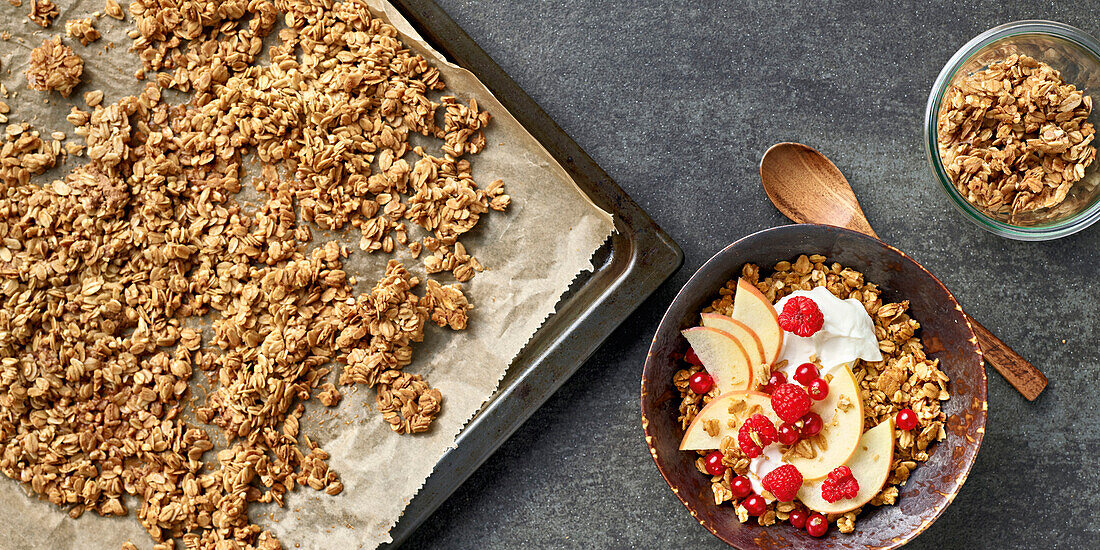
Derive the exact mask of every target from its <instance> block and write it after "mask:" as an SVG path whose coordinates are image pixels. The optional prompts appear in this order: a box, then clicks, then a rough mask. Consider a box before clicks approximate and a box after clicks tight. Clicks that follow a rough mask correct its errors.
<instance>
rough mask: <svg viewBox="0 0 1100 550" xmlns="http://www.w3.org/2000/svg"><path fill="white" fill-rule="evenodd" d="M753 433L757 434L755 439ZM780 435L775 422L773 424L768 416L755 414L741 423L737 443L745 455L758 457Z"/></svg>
mask: <svg viewBox="0 0 1100 550" xmlns="http://www.w3.org/2000/svg"><path fill="white" fill-rule="evenodd" d="M753 435H756V438H755V440H754V438H753ZM778 436H779V434H778V433H777V432H776V431H775V424H772V421H771V420H768V417H766V416H764V415H762V414H754V415H752V416H750V417H749V419H748V420H746V421H745V423H744V424H742V425H741V429H740V430H737V444H738V445H739V446H740V447H741V452H743V453H745V456H747V457H749V458H756V457H758V456H760V453H762V452H764V447H767V446H768V445H771V444H772V443H773V442H774V441H775V438H776V437H778Z"/></svg>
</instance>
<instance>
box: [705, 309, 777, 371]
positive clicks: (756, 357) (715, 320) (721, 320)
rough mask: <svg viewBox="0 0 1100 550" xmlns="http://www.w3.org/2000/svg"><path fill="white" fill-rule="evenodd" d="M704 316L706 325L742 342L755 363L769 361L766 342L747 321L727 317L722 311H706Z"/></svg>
mask: <svg viewBox="0 0 1100 550" xmlns="http://www.w3.org/2000/svg"><path fill="white" fill-rule="evenodd" d="M702 318H703V326H704V327H711V328H716V329H718V330H720V331H722V332H726V333H729V334H730V336H733V337H734V338H736V339H737V340H738V341H739V342H741V345H742V346H744V347H745V351H747V352H749V359H751V360H752V361H753V362H754V363H764V362H766V361H767V357H765V356H764V343H763V342H761V341H760V337H759V336H757V335H756V331H754V330H752V329H751V328H749V326H748V325H746V324H745V323H742V322H741V321H735V320H733V318H732V317H727V316H725V315H722V314H721V313H704V314H703V315H702Z"/></svg>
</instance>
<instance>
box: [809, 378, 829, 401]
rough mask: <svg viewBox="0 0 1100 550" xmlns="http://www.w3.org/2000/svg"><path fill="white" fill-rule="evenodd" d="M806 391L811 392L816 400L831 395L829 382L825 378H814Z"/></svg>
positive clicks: (811, 395)
mask: <svg viewBox="0 0 1100 550" xmlns="http://www.w3.org/2000/svg"><path fill="white" fill-rule="evenodd" d="M806 393H808V394H810V397H811V398H813V400H814V401H821V400H822V399H825V398H826V397H828V396H829V383H828V382H826V381H825V379H824V378H814V379H813V380H812V381H811V382H810V384H809V385H808V386H806Z"/></svg>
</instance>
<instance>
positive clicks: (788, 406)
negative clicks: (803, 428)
mask: <svg viewBox="0 0 1100 550" xmlns="http://www.w3.org/2000/svg"><path fill="white" fill-rule="evenodd" d="M812 404H813V403H812V402H811V401H810V395H809V394H808V393H806V390H804V389H802V387H801V386H799V385H797V384H780V385H778V386H776V387H775V388H773V389H772V410H773V411H775V414H776V415H778V416H779V418H781V419H783V421H784V422H790V423H792V424H793V423H795V422H798V421H799V420H802V417H803V416H806V413H808V412H810V406H811V405H812Z"/></svg>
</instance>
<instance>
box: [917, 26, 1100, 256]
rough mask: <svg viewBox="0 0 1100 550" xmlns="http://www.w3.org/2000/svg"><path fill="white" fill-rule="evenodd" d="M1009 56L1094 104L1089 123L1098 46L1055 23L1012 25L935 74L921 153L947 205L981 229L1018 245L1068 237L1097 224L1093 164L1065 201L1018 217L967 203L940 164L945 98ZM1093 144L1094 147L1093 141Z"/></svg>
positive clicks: (1099, 187) (1097, 175)
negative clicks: (1052, 75) (1058, 78)
mask: <svg viewBox="0 0 1100 550" xmlns="http://www.w3.org/2000/svg"><path fill="white" fill-rule="evenodd" d="M1012 54H1021V55H1028V56H1031V57H1033V58H1035V59H1037V60H1039V61H1042V62H1045V63H1047V64H1049V65H1050V66H1051V67H1053V68H1054V69H1055V70H1058V71H1060V72H1061V74H1062V78H1063V79H1064V80H1065V81H1066V83H1067V84H1073V85H1075V86H1077V89H1078V90H1081V91H1082V92H1084V94H1085V95H1088V96H1091V97H1092V98H1093V100H1094V102H1098V103H1096V105H1095V106H1094V110H1093V111H1092V113H1090V115H1089V122H1092V123H1093V125H1094V126H1096V127H1097V128H1100V124H1097V110H1100V42H1097V41H1096V39H1095V38H1093V37H1091V36H1089V35H1088V34H1086V33H1085V32H1084V31H1081V30H1080V29H1077V28H1074V27H1071V26H1069V25H1066V24H1064V23H1058V22H1054V21H1016V22H1013V23H1006V24H1004V25H1001V26H999V27H994V28H992V29H989V30H988V31H985V32H983V33H982V34H980V35H978V36H977V37H975V38H974V39H973V40H971V41H970V42H967V43H966V45H965V46H963V47H962V48H960V49H959V51H957V52H955V55H953V56H951V59H950V60H949V61H948V62H947V65H945V66H944V68H943V70H942V71H940V75H939V76H938V77H937V78H936V83H935V84H934V85H933V86H932V92H931V93H930V94H929V96H928V106H927V107H926V108H925V112H924V149H925V153H926V154H927V156H928V163H929V165H930V166H931V168H932V174H933V175H934V176H935V178H936V179H937V180H938V181H939V183H940V187H941V188H942V189H943V191H944V193H946V194H947V198H948V200H950V202H951V203H952V204H953V205H954V206H955V207H956V208H957V209H959V210H960V211H961V212H962V213H963V214H964V215H965V216H966V217H967V218H968V219H970V220H971V221H973V222H974V223H976V224H978V226H980V227H981V228H982V229H985V230H987V231H990V232H992V233H995V234H997V235H1000V236H1002V237H1008V238H1010V239H1017V240H1023V241H1043V240H1049V239H1057V238H1059V237H1065V236H1067V235H1071V234H1073V233H1076V232H1078V231H1081V230H1082V229H1085V228H1086V227H1088V226H1090V225H1092V224H1093V223H1096V221H1097V220H1100V172H1098V168H1097V166H1098V165H1100V162H1093V163H1092V164H1091V165H1089V167H1088V168H1087V169H1086V170H1085V176H1084V178H1083V179H1082V180H1081V181H1078V182H1077V183H1076V184H1074V185H1073V187H1072V188H1071V189H1070V192H1069V194H1068V195H1067V196H1066V199H1065V201H1063V202H1062V203H1060V204H1058V205H1055V206H1053V207H1050V208H1044V209H1040V210H1036V211H1033V212H1028V213H1022V214H1017V215H1015V216H1013V217H1012V218H1011V219H1010V218H1009V217H1008V215H1007V214H1002V213H995V212H991V211H988V210H986V209H983V208H979V207H978V206H976V205H974V204H971V203H970V202H969V201H967V200H966V198H965V197H964V196H963V195H962V194H961V193H960V192H959V191H958V189H956V188H955V185H954V184H953V183H952V182H951V179H950V178H949V177H948V175H947V172H946V170H945V169H944V166H943V162H942V161H941V160H940V154H939V147H938V143H937V137H938V136H937V127H936V126H937V119H938V115H939V112H940V105H941V102H942V100H943V97H944V94H945V93H946V92H947V90H948V89H950V87H951V86H952V85H953V84H954V83H955V82H956V81H958V80H959V79H961V78H963V77H966V76H967V75H970V74H973V73H974V72H977V71H980V70H982V69H984V68H986V67H987V66H988V65H989V64H990V63H991V62H994V61H998V60H1001V59H1005V58H1007V57H1008V56H1010V55H1012ZM1093 145H1094V146H1095V145H1097V143H1096V142H1093Z"/></svg>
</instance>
